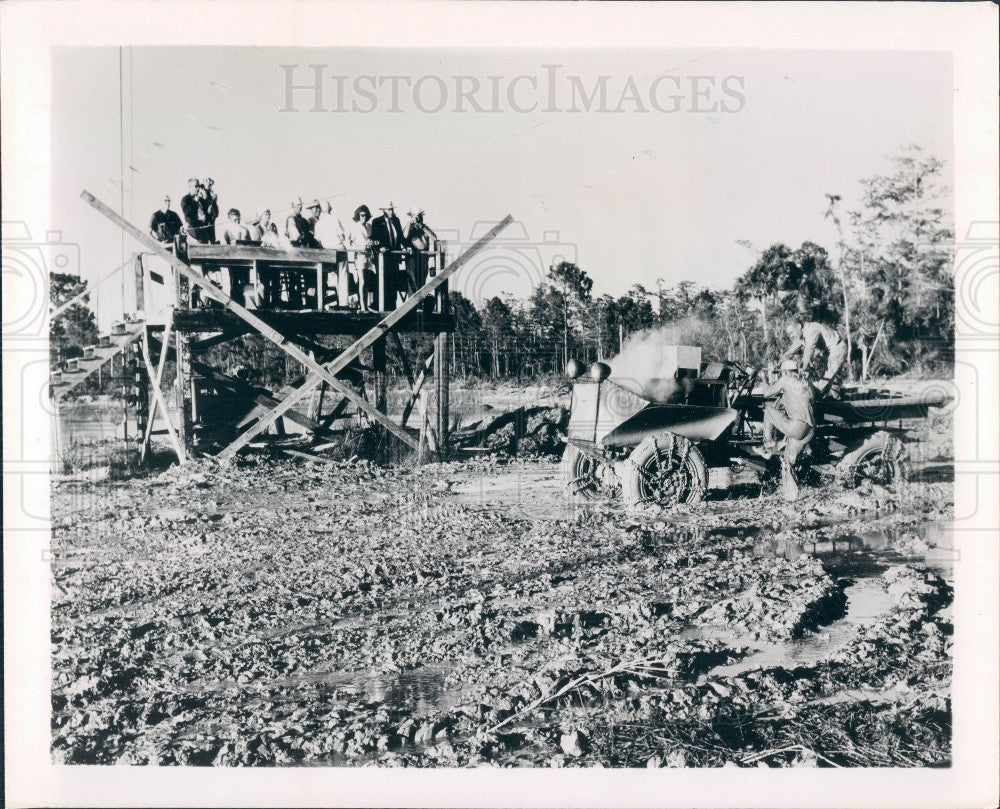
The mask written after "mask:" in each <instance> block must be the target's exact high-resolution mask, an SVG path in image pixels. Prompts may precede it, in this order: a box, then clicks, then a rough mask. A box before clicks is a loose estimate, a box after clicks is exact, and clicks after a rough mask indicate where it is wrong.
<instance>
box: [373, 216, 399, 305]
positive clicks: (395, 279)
mask: <svg viewBox="0 0 1000 809" xmlns="http://www.w3.org/2000/svg"><path fill="white" fill-rule="evenodd" d="M379 210H381V211H382V215H381V216H379V217H377V218H376V219H375V220H373V221H372V226H371V240H372V242H374V244H375V248H376V249H377V250H380V251H382V257H383V265H382V266H383V267H384V268H385V297H386V304H385V305H386V307H387V308H389V309H395V308H396V294H397V291H399V292H402V291H404V290H406V288H407V284H406V280H405V279H403V278H400V277H399V275H400V270H399V262H400V259H401V258H402V251H403V250H404V249H405V248H406V242H405V239H404V236H403V226H402V225H401V224H400V222H399V217H397V216H396V211H395V207H394V206H393V204H392V202H391V201H390V202H387V203H386V204H385V205H384V206H382V207H381V208H380V209H379Z"/></svg>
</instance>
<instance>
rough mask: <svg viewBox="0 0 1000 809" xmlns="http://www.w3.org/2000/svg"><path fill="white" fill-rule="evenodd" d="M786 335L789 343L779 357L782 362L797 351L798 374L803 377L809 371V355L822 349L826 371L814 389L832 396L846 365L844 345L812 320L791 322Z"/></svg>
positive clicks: (821, 325)
mask: <svg viewBox="0 0 1000 809" xmlns="http://www.w3.org/2000/svg"><path fill="white" fill-rule="evenodd" d="M786 331H787V332H788V336H789V337H790V338H791V341H792V342H791V343H790V344H789V346H788V348H786V349H785V353H784V354H782V355H781V359H782V361H784V360H788V359H791V358H792V357H794V356H795V355H796V353H798V352H799V351H801V352H802V358H801V360H800V362H799V370H800V372H801V373H802V374H803V375H804V374H806V372H807V371H808V369H809V363H810V362H812V355H813V352H814V351H815V350H816V347H817V346H818V345H819V344H820V343H822V344H823V347H824V348H825V349H826V370H825V371H824V372H823V376H822V378H821V379H819V381H818V382H817V383H816V385H817V389H818V390H820V391H822V392H825V391H826V390H828V389H829V390H830V391H831V392H832V393H834V395H836V389H835V387H834V384H835V382H836V379H837V377H838V376H839V374H840V371H841V369H842V368H843V367H844V364H845V362H846V361H847V341H846V340H844V338H842V337H841V336H840V334H839V333H838V332H837V331H836V330H835V329H832V328H830V327H829V326H827V325H826V324H825V323H819V322H817V321H815V320H810V321H806V322H805V323H803V322H802V321H801V320H793V321H792V322H791V323H789V324H788V327H787V328H786Z"/></svg>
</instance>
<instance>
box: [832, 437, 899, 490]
mask: <svg viewBox="0 0 1000 809" xmlns="http://www.w3.org/2000/svg"><path fill="white" fill-rule="evenodd" d="M836 474H837V482H838V483H839V484H840V485H841V486H843V487H844V488H845V489H854V488H857V486H858V485H859V484H860V483H861V482H862V481H863V480H870V481H871V482H872V483H877V484H878V485H879V486H892V485H895V484H897V483H900V482H903V481H905V480H906V479H907V478H908V477H909V476H910V457H909V452H907V449H906V446H905V445H904V444H903V442H902V441H900V440H899V439H898V438H896V437H895V436H894V435H891V434H889V433H885V432H881V433H875V435H872V436H870V437H869V438H867V439H866V440H865V441H864V442H863V443H862V444H861V446H859V447H858V448H857V449H855V450H852V451H851V452H849V453H847V455H845V456H844V457H843V458H841V459H840V463H838V464H837V469H836Z"/></svg>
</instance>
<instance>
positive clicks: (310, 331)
mask: <svg viewBox="0 0 1000 809" xmlns="http://www.w3.org/2000/svg"><path fill="white" fill-rule="evenodd" d="M81 197H82V198H83V199H84V200H85V201H86V202H87V203H89V204H90V205H91V206H92V207H94V208H95V209H96V210H98V211H99V212H100V213H102V214H104V215H105V216H106V217H107V218H108V219H110V220H111V221H112V222H114V223H115V224H117V225H118V226H119V227H120V228H122V229H123V230H124V231H125V232H126V233H127V234H128V235H129V236H131V237H132V238H133V239H135V240H136V241H138V242H140V243H141V244H142V245H143V246H144V247H145V248H146V249H147V251H148V253H149V254H153V255H156V256H158V257H159V258H161V259H162V260H163V261H165V262H167V263H168V265H169V268H170V273H171V275H172V278H171V279H169V282H167V279H164V278H160V279H158V282H159V283H164V285H165V286H166V287H167V288H168V289H171V290H173V292H172V294H174V296H175V300H174V301H173V302H172V305H171V306H170V307H168V310H167V314H166V315H165V316H163V317H160V318H158V320H159V321H160V322H153V320H152V319H149V318H147V319H146V321H145V322H144V325H143V326H142V328H141V330H140V333H139V335H138V336H139V339H141V353H142V361H143V365H144V366H145V375H146V376H147V377H148V380H149V384H148V399H147V402H146V405H147V411H148V416H147V419H146V421H145V424H144V425H143V438H142V449H141V455H142V457H145V456H146V454H147V452H148V450H149V446H150V439H151V436H152V435H153V422H154V420H155V419H156V418H157V417H159V418H160V419H161V421H162V422H165V427H166V434H167V435H169V438H170V441H171V443H172V444H173V446H174V449H175V450H176V452H177V456H178V459H179V460H180V461H181V462H182V463H183V462H184V461H185V460H186V459H187V458H189V457H191V456H192V455H194V454H199V453H211V454H214V455H216V456H217V457H218V458H220V459H230V458H232V457H233V456H234V455H235V454H236V453H237V452H239V451H240V450H241V449H243V448H244V447H246V446H247V445H248V444H249V443H250V442H251V441H253V440H255V439H257V438H258V437H259V436H261V435H262V434H263V433H265V431H267V430H269V428H272V427H273V426H274V425H278V427H279V428H280V426H281V425H282V424H283V422H282V421H281V420H282V419H287V420H288V421H291V422H293V423H295V424H297V425H298V426H299V427H301V428H303V429H305V430H306V431H309V432H311V433H313V434H315V435H324V434H329V433H330V432H331V431H332V430H333V429H334V427H335V425H336V422H337V421H338V419H341V418H343V417H344V414H345V412H346V411H347V410H348V408H349V407H350V406H351V405H353V407H354V409H355V411H356V412H361V413H364V414H365V415H366V416H367V418H368V419H369V421H370V422H371V424H373V425H376V426H378V427H380V428H382V429H384V430H385V431H386V432H388V433H392V434H393V435H394V436H395V437H396V438H397V439H398V440H399V441H401V442H402V443H404V444H406V445H408V446H410V447H412V448H413V449H417V448H418V438H417V434H418V431H417V430H415V429H412V428H409V427H408V426H407V421H408V419H409V417H410V415H411V413H412V411H413V409H414V405H415V404H416V402H417V401H418V398H419V396H420V392H421V389H422V387H423V385H424V382H425V381H426V379H427V378H428V376H433V378H434V383H435V387H436V394H437V395H436V397H435V398H436V402H437V407H436V413H435V422H436V430H435V432H436V436H437V442H438V444H437V448H438V451H439V452H440V453H441V454H442V455H445V454H447V450H448V418H449V415H448V401H449V378H448V376H449V375H448V362H447V358H448V356H449V339H450V334H451V332H453V331H454V328H455V322H454V318H453V317H452V315H451V312H450V311H449V308H448V279H449V278H450V277H451V276H452V275H454V274H455V273H456V272H458V270H459V269H461V267H463V266H464V265H465V264H467V263H468V261H469V260H470V259H471V258H472V257H473V256H474V255H475V254H476V253H478V252H479V251H480V250H482V248H483V247H485V246H486V244H487V243H489V242H490V241H491V240H492V239H493V238H495V237H496V236H497V234H499V233H500V231H502V230H503V229H504V228H505V227H507V225H509V224H510V222H511V221H512V220H511V217H510V216H507V217H506V218H504V219H503V220H502V221H500V222H499V223H497V225H496V226H494V227H493V228H492V229H491V230H490V231H489V232H488V233H486V234H485V235H484V236H483V237H482V238H481V239H479V240H478V241H477V242H476V243H475V244H473V245H472V246H471V247H469V248H468V249H467V250H466V251H465V252H464V253H463V254H462V255H460V256H458V257H457V258H455V259H454V260H452V261H451V262H450V263H448V261H447V258H446V254H445V248H444V246H443V245H438V246H437V248H436V249H434V250H430V251H426V252H425V253H423V254H419V255H418V258H420V259H422V261H423V267H424V268H426V271H427V272H426V282H425V283H424V284H423V286H421V287H420V288H419V289H417V290H415V291H413V292H411V293H410V294H409V295H408V296H407V297H406V298H405V299H404V300H403V301H401V302H400V301H398V300H397V299H396V293H395V289H396V287H395V285H394V283H393V280H392V279H391V278H390V276H389V272H391V270H388V269H387V267H392V265H394V264H396V263H398V262H399V260H400V258H401V256H399V255H392V254H388V253H386V252H385V251H382V252H377V253H375V254H374V257H373V258H374V264H375V266H374V272H375V289H374V290H373V291H374V293H375V294H374V308H375V311H367V312H363V311H359V309H358V308H350V307H348V306H345V305H344V303H346V301H347V295H346V291H347V284H348V272H349V266H348V265H349V263H350V262H351V261H353V260H354V258H355V256H352V255H351V253H352V252H361V251H346V250H342V249H340V250H327V249H306V248H298V249H289V250H282V249H276V248H270V247H262V246H260V245H251V244H237V245H205V244H194V243H191V244H185V243H184V242H177V243H176V244H175V245H174V249H173V250H171V249H168V248H167V247H165V246H164V245H162V244H160V243H159V242H157V241H156V240H155V239H153V238H152V237H151V236H149V235H148V234H146V233H144V232H143V231H141V230H139V229H138V228H136V227H135V226H134V225H132V224H130V223H129V222H127V221H125V220H124V219H123V218H122V217H121V216H119V215H118V214H117V213H115V212H114V211H113V210H112V209H110V208H109V207H108V206H106V205H105V204H104V203H102V202H101V201H100V200H98V199H96V198H95V197H93V196H92V195H91V194H89V193H88V192H86V191H84V192H83V193H82V194H81ZM411 255H413V254H411ZM149 280H150V273H147V272H145V271H143V270H142V269H141V266H140V268H139V271H137V272H136V283H137V290H136V293H137V294H136V300H137V302H138V303H137V306H138V307H139V308H141V307H142V305H143V301H144V293H143V285H144V284H145V283H148V282H149ZM153 280H157V279H153ZM226 290H228V291H226ZM261 292H263V294H261ZM140 316H141V315H140ZM401 332H411V333H413V332H423V333H428V334H432V335H433V336H434V347H433V351H432V353H431V354H430V356H427V357H413V358H411V357H409V356H407V352H406V351H405V350H404V346H403V343H402V341H401V340H400V337H399V335H400V333H401ZM246 334H259V335H261V336H262V337H264V338H265V339H267V340H269V341H270V342H272V343H273V344H274V345H276V346H277V347H278V348H279V349H281V350H282V351H283V352H285V353H286V354H287V355H288V356H289V357H291V358H292V359H294V360H296V361H297V362H299V363H301V365H303V366H304V367H305V369H306V373H305V374H304V375H303V376H302V377H300V378H299V379H297V380H294V381H293V382H292V383H291V384H290V385H288V386H286V387H285V388H283V389H282V390H280V391H268V390H265V389H264V388H261V387H259V386H257V385H254V384H252V383H251V382H250V381H249V380H248V379H245V378H242V377H241V376H239V375H236V376H234V375H232V374H231V373H226V372H224V371H223V370H221V369H219V368H217V367H213V366H212V365H211V363H210V362H209V361H208V358H207V353H208V352H209V351H210V349H212V348H213V347H215V346H218V345H221V344H224V343H226V342H228V341H230V340H234V339H236V338H238V337H241V336H243V335H246ZM321 335H345V336H348V337H351V338H353V340H352V341H351V343H350V345H348V346H347V347H346V348H343V349H336V348H330V347H328V346H325V345H323V344H321V343H319V342H317V341H316V338H317V337H318V336H321ZM388 343H391V344H392V349H393V351H394V352H395V353H396V354H397V355H398V358H399V361H400V365H401V366H402V368H403V372H404V374H405V376H406V378H407V382H408V384H409V388H410V390H409V393H408V396H407V398H406V401H405V403H404V406H403V410H402V413H401V415H400V416H399V417H398V421H397V420H395V419H393V418H391V417H390V415H389V412H388V408H387V374H386V371H387V352H388V348H389V346H388ZM168 359H170V360H173V361H174V362H175V367H176V370H177V373H176V377H175V383H174V387H173V396H174V403H173V404H174V407H173V408H169V407H168V402H167V396H166V395H165V394H164V391H163V389H162V383H163V376H164V368H165V367H166V362H167V360H168ZM363 361H367V363H368V365H367V367H366V366H365V365H363V364H362V363H363ZM364 370H368V371H370V373H369V374H368V377H369V378H370V379H371V380H372V382H371V384H369V385H367V386H366V385H365V374H364V373H363V371H364ZM171 409H172V410H173V411H174V414H175V415H174V416H173V418H172V417H171V415H170V411H171Z"/></svg>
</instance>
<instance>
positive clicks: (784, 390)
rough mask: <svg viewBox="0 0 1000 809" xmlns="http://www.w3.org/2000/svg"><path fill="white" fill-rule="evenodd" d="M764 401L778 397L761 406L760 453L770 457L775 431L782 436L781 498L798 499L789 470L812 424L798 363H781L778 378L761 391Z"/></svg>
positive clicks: (808, 391) (810, 397)
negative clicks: (783, 442)
mask: <svg viewBox="0 0 1000 809" xmlns="http://www.w3.org/2000/svg"><path fill="white" fill-rule="evenodd" d="M763 395H764V396H765V397H767V398H771V397H772V396H778V397H780V398H779V399H778V400H777V401H775V402H770V403H768V404H767V405H766V406H765V407H764V446H763V448H762V452H761V454H762V455H764V456H765V457H768V458H769V457H771V455H773V454H774V452H775V450H776V449H777V447H776V444H775V431H778V432H781V433H782V434H783V435H784V436H785V452H784V455H783V457H782V466H781V471H782V483H783V488H784V490H785V497H786V499H789V500H794V499H795V498H796V497H798V486H797V485H796V484H795V476H794V474H793V473H792V467H793V466H794V465H795V462H796V461H797V460H798V458H799V455H800V454H801V453H802V450H803V449H805V447H806V445H807V444H808V443H809V442H810V441H811V440H812V437H813V432H814V427H815V425H816V421H815V419H814V417H813V389H812V385H810V384H809V383H808V382H807V381H806V380H805V379H803V378H802V376H801V374H800V372H799V364H798V363H797V362H796V361H795V360H793V359H786V360H783V361H782V363H781V375H780V376H779V377H778V379H777V380H776V381H775V382H773V383H772V384H771V385H769V386H767V387H766V388H765V389H764V390H763Z"/></svg>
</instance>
